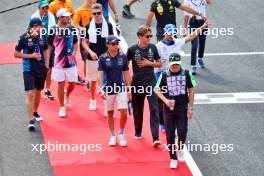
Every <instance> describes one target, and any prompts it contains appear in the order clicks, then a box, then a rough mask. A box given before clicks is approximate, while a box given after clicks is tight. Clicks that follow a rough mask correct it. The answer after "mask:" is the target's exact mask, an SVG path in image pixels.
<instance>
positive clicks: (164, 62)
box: [155, 21, 208, 131]
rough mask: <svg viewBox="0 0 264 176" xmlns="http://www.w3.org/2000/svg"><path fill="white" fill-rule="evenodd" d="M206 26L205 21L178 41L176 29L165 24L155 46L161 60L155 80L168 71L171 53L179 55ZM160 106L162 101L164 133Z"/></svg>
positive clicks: (171, 25)
mask: <svg viewBox="0 0 264 176" xmlns="http://www.w3.org/2000/svg"><path fill="white" fill-rule="evenodd" d="M207 26H208V21H206V22H205V23H204V24H203V25H202V26H201V27H200V28H198V29H196V30H195V31H194V32H192V33H191V34H190V35H187V36H186V37H185V38H179V39H175V38H174V36H175V35H176V34H177V28H176V26H175V25H174V24H167V25H166V26H165V28H164V38H163V40H161V41H160V42H158V43H157V44H156V46H157V49H158V52H159V55H160V59H161V67H160V68H155V76H156V79H158V78H159V77H160V75H161V73H163V72H165V71H167V70H168V68H169V56H170V55H171V54H172V53H177V54H180V53H181V48H182V46H183V45H185V44H186V43H188V42H191V41H192V40H194V39H195V38H196V37H197V36H198V34H199V33H200V32H201V31H202V30H203V29H204V28H206V27H207ZM162 104H163V103H162V101H161V100H159V115H160V130H161V131H165V127H164V121H163V110H162V109H163V108H162Z"/></svg>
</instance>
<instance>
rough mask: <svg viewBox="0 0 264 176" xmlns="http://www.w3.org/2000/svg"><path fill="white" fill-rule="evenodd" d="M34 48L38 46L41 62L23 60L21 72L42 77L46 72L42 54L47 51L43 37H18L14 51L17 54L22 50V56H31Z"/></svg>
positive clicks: (26, 35) (25, 35)
mask: <svg viewBox="0 0 264 176" xmlns="http://www.w3.org/2000/svg"><path fill="white" fill-rule="evenodd" d="M36 46H39V49H40V54H41V60H40V61H39V60H37V59H29V58H23V72H24V73H25V72H27V73H31V74H34V75H35V76H36V77H43V76H45V75H46V71H47V69H46V66H45V58H44V52H43V51H45V50H47V49H48V45H47V41H46V37H45V36H42V37H31V36H29V35H28V34H23V35H21V36H20V39H19V41H18V44H17V45H16V48H15V50H16V51H18V52H20V51H22V50H23V53H24V54H33V53H34V52H35V47H36Z"/></svg>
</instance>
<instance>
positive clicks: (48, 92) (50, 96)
mask: <svg viewBox="0 0 264 176" xmlns="http://www.w3.org/2000/svg"><path fill="white" fill-rule="evenodd" d="M44 96H45V98H47V99H49V100H54V96H53V95H52V94H51V92H50V91H49V90H45V91H44Z"/></svg>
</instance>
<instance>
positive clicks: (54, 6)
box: [49, 0, 74, 19]
mask: <svg viewBox="0 0 264 176" xmlns="http://www.w3.org/2000/svg"><path fill="white" fill-rule="evenodd" d="M61 8H66V9H68V11H69V12H70V13H72V14H74V8H73V5H72V2H71V0H66V1H65V2H61V1H59V0H54V1H52V2H51V3H50V4H49V11H50V12H51V13H52V14H53V15H54V16H55V18H56V19H57V17H56V14H57V12H58V11H59V10H60V9H61Z"/></svg>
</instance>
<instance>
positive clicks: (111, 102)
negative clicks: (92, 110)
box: [105, 92, 128, 112]
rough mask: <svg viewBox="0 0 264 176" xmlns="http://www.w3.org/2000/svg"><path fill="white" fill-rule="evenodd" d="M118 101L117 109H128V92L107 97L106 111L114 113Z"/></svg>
mask: <svg viewBox="0 0 264 176" xmlns="http://www.w3.org/2000/svg"><path fill="white" fill-rule="evenodd" d="M116 101H117V109H118V110H120V109H127V108H128V105H127V94H126V92H121V93H118V94H114V95H107V96H106V99H105V109H106V111H107V112H108V111H113V110H114V109H115V102H116Z"/></svg>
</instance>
